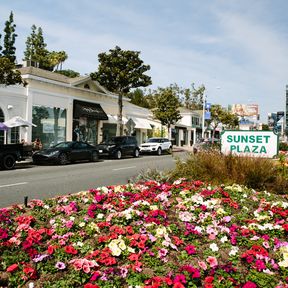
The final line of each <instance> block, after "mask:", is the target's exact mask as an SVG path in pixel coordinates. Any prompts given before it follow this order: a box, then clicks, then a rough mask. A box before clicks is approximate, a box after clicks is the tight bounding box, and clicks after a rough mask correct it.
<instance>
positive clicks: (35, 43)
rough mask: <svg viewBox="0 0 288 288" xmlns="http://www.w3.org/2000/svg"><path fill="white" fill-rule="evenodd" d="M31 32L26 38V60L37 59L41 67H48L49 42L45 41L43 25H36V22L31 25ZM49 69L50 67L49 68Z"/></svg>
mask: <svg viewBox="0 0 288 288" xmlns="http://www.w3.org/2000/svg"><path fill="white" fill-rule="evenodd" d="M31 30H32V32H31V34H30V36H28V37H27V40H26V50H25V51H24V60H26V61H29V60H31V61H35V62H37V63H38V64H39V67H40V68H44V69H45V68H47V55H48V53H49V52H48V50H47V49H46V46H47V44H46V43H45V42H44V37H43V31H42V28H41V27H38V28H37V27H36V26H35V25H34V24H33V25H32V27H31ZM48 70H49V69H48Z"/></svg>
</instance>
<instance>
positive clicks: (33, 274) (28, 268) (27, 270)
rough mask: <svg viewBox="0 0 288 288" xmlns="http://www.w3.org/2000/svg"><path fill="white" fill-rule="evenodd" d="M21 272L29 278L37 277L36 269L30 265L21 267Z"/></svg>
mask: <svg viewBox="0 0 288 288" xmlns="http://www.w3.org/2000/svg"><path fill="white" fill-rule="evenodd" d="M23 272H24V273H25V274H26V275H27V276H28V277H29V278H30V279H32V280H33V279H37V271H36V270H35V269H34V268H32V267H31V266H26V267H24V269H23Z"/></svg>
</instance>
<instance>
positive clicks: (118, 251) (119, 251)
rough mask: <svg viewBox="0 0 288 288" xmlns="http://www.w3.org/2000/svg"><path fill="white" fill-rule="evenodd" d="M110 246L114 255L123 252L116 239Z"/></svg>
mask: <svg viewBox="0 0 288 288" xmlns="http://www.w3.org/2000/svg"><path fill="white" fill-rule="evenodd" d="M108 247H109V249H110V250H111V252H112V255H113V256H119V255H120V254H121V252H122V251H121V249H120V248H119V247H118V245H117V243H115V242H114V240H112V241H111V242H110V243H109V245H108Z"/></svg>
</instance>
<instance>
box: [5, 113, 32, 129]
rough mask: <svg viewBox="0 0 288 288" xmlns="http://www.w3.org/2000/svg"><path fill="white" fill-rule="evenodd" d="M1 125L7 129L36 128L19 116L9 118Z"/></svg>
mask: <svg viewBox="0 0 288 288" xmlns="http://www.w3.org/2000/svg"><path fill="white" fill-rule="evenodd" d="M3 124H4V125H5V126H7V127H8V128H12V127H28V126H34V127H37V125H35V124H33V123H32V122H30V121H27V120H25V119H23V118H22V117H20V116H15V117H13V118H11V119H10V120H7V121H6V122H4V123H3Z"/></svg>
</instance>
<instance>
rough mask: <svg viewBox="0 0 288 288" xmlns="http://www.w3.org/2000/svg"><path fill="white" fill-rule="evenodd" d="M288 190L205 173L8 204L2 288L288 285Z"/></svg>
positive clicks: (0, 215)
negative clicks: (205, 177)
mask: <svg viewBox="0 0 288 288" xmlns="http://www.w3.org/2000/svg"><path fill="white" fill-rule="evenodd" d="M287 219H288V202H287V195H285V196H277V197H276V196H275V195H272V194H269V193H267V192H261V193H260V192H256V191H254V190H249V189H246V188H244V187H241V186H238V185H233V186H229V187H210V186H207V185H205V184H204V183H202V182H200V181H194V182H186V181H185V179H180V180H177V181H175V182H174V183H173V184H168V183H157V182H155V181H150V182H146V183H139V184H133V185H132V184H128V185H126V186H115V187H101V188H97V189H91V190H90V191H88V192H80V193H78V194H75V195H71V196H65V197H58V198H56V199H51V200H46V201H41V200H32V201H31V202H29V204H28V208H25V207H20V206H15V207H13V208H9V209H8V208H7V209H0V287H29V288H32V287H49V288H52V287H85V288H96V287H146V288H148V287H150V288H152V287H153V288H156V287H173V288H180V287H206V288H210V287H245V288H248V287H249V288H252V287H278V288H280V287H281V288H284V287H288V269H287V267H288V237H287V236H288V220H287Z"/></svg>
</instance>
